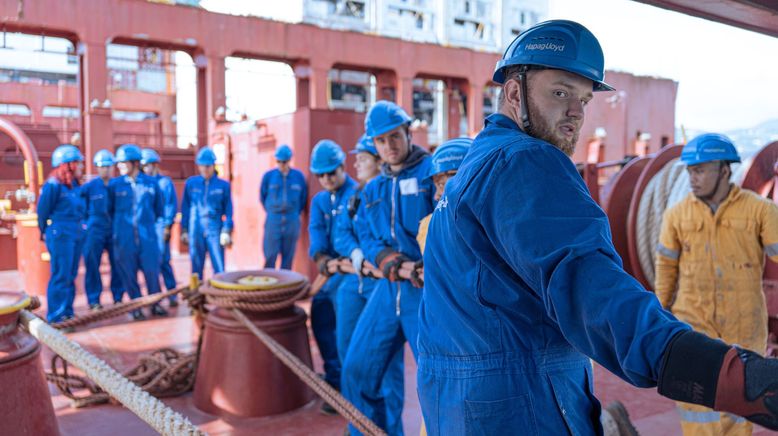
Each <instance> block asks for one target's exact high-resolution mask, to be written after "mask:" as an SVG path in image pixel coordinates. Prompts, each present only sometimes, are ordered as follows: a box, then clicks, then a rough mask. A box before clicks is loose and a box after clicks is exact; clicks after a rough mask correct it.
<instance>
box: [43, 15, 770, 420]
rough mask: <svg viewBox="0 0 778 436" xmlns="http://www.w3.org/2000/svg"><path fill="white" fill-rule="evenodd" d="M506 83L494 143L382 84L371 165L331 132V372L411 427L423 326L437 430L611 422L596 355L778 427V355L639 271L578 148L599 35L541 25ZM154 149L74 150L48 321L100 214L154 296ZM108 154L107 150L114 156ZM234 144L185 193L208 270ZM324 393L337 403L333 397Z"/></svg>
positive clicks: (498, 75) (97, 245)
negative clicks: (751, 346)
mask: <svg viewBox="0 0 778 436" xmlns="http://www.w3.org/2000/svg"><path fill="white" fill-rule="evenodd" d="M493 80H494V82H495V83H498V84H501V86H502V90H501V94H500V103H499V107H498V112H497V113H494V114H492V115H490V116H489V117H488V118H487V119H486V123H485V127H484V129H483V131H482V132H481V133H480V134H479V135H478V136H477V137H476V139H475V140H470V139H467V138H457V139H454V140H451V141H449V142H447V143H444V144H442V145H441V146H440V147H438V149H436V150H435V153H434V154H433V155H432V156H430V155H429V153H428V152H427V151H426V150H424V149H423V148H421V147H419V146H417V145H414V144H413V143H412V142H411V130H410V124H411V118H410V117H409V116H408V114H407V113H406V112H405V111H404V110H403V109H402V108H401V107H399V106H398V105H396V104H395V103H392V102H388V101H379V102H377V103H375V104H374V105H373V106H372V108H371V109H370V111H369V112H368V114H367V116H366V118H365V132H364V136H363V137H362V138H361V139H360V140H359V142H358V143H357V145H356V147H355V149H354V150H353V151H352V153H354V154H356V163H355V168H356V170H357V178H358V181H355V180H353V179H352V178H351V177H350V176H349V175H348V174H347V172H346V169H345V167H344V165H345V158H346V155H345V153H344V151H343V148H342V147H341V146H340V145H339V144H337V143H335V142H333V141H331V140H326V139H325V140H322V141H319V142H318V143H317V144H316V146H315V147H314V149H313V152H312V155H311V159H310V162H311V163H310V171H311V173H312V174H313V176H315V177H316V178H317V180H318V182H319V184H320V185H321V186H322V188H323V190H322V191H321V192H319V193H318V194H316V195H315V196H314V197H313V199H312V201H311V204H310V223H309V229H308V231H309V237H310V251H309V255H310V257H311V258H312V259H313V260H314V261H315V262H316V264H317V266H318V269H319V272H320V273H321V274H322V275H324V276H325V277H329V278H328V280H327V282H326V283H325V284H324V286H322V287H321V289H320V291H319V292H318V293H317V294H315V296H314V297H313V300H312V303H311V325H312V329H313V333H314V337H315V340H316V342H317V344H318V347H319V350H320V353H321V356H322V358H323V361H324V369H325V375H324V378H325V380H326V381H327V382H328V383H330V384H331V385H332V386H334V387H335V388H338V389H340V390H341V392H342V393H343V395H344V396H345V397H346V398H347V399H348V400H349V401H350V402H351V403H353V404H354V405H355V406H356V407H357V408H358V409H359V410H360V411H361V412H362V413H363V414H365V415H366V416H367V417H368V418H370V419H371V420H372V421H373V422H375V423H376V424H377V425H378V426H380V427H381V428H382V429H384V430H386V431H387V433H389V434H391V435H397V434H402V433H403V428H402V419H401V415H402V407H403V398H404V383H403V374H404V370H403V359H404V358H403V350H404V348H405V343H406V342H407V343H408V344H409V346H410V349H411V352H412V353H413V358H414V359H415V360H416V361H417V363H418V372H417V378H418V394H419V399H420V405H421V409H422V413H423V416H424V421H425V425H426V431H428V433H429V434H430V435H440V434H445V435H448V434H504V433H507V434H602V432H603V428H602V425H601V415H602V410H601V407H600V404H599V402H598V401H597V399H596V397H595V396H594V394H593V389H592V386H593V380H592V363H591V362H592V360H594V361H597V362H598V363H599V364H601V365H602V366H603V367H605V368H607V369H608V370H609V371H611V372H613V373H615V374H617V375H618V376H619V377H621V378H623V379H624V380H626V381H628V382H630V383H631V384H633V385H636V386H641V387H650V386H658V391H659V393H660V394H661V395H664V396H666V397H668V398H671V399H674V400H677V401H682V402H685V403H690V404H697V405H702V406H705V407H708V408H712V409H714V410H716V411H723V412H728V413H732V414H735V415H737V416H742V417H744V418H746V419H748V420H750V421H753V422H756V423H758V424H760V425H763V426H765V427H768V428H770V429H778V400H776V398H778V395H776V394H778V360H776V359H768V358H764V357H762V356H760V355H759V354H758V353H755V352H752V351H749V350H746V349H743V348H741V347H738V346H732V345H729V344H726V343H724V342H723V341H721V340H715V339H711V338H710V337H708V336H706V335H704V334H702V333H699V332H695V331H693V330H692V329H691V327H690V326H689V325H688V324H686V323H683V322H681V321H679V320H678V319H676V318H675V316H674V315H673V314H672V313H670V312H668V311H666V310H665V309H664V308H663V307H662V306H661V304H660V303H659V301H658V300H657V298H656V296H654V295H653V294H652V293H649V292H646V290H645V289H643V288H642V287H641V285H640V284H639V283H638V282H637V281H636V280H635V279H633V278H632V277H630V276H629V275H628V274H627V273H626V272H624V270H623V268H622V264H621V260H620V258H619V257H618V255H617V253H616V251H615V249H614V247H613V243H612V241H611V234H610V229H609V223H608V220H607V217H606V216H605V214H604V212H603V211H602V209H600V208H599V206H598V205H597V204H596V203H595V202H594V201H593V200H592V198H591V196H590V195H589V193H588V191H587V189H586V186H585V185H584V183H583V181H582V179H581V176H580V175H579V173H578V172H577V170H576V167H575V165H574V164H573V162H572V160H571V159H570V156H572V154H573V151H574V149H575V144H576V142H577V140H578V133H579V131H580V129H581V126H582V124H583V119H584V113H585V106H586V104H587V103H588V102H589V101H590V100H591V99H592V98H593V95H594V94H593V93H594V92H598V91H610V90H613V88H612V87H610V86H609V85H608V84H607V83H605V82H604V58H603V53H602V49H601V47H600V45H599V42H598V41H597V39H596V38H595V36H594V35H593V34H592V33H591V32H590V31H589V30H588V29H586V28H585V27H583V26H582V25H580V24H578V23H575V22H572V21H566V20H552V21H547V22H543V23H540V24H538V25H536V26H533V27H532V28H530V29H528V30H527V31H525V32H523V33H521V34H520V35H519V36H517V37H516V39H515V40H514V41H513V42H512V43H511V45H510V46H509V47H508V49H507V50H506V52H505V54H504V56H503V58H502V59H501V60H500V61H499V62H498V64H497V67H496V69H495V72H494V78H493ZM141 154H142V153H141V151H140V150H139V149H138V148H137V147H135V146H123V147H121V148H120V149H119V150H118V151H117V157H116V160H117V161H118V162H119V169H120V172H121V174H122V175H121V176H120V177H116V178H113V179H111V180H110V181H108V175H103V173H102V172H100V174H101V179H100V180H101V181H100V182H91V183H90V184H87V185H85V186H84V187H83V188H81V187H79V184H78V180H79V178H80V177H81V172H82V165H81V161H82V160H83V157H82V156H81V154H80V152H79V151H78V149H76V148H75V147H72V146H62V147H60V148H59V149H57V150H56V151H55V153H54V156H53V165H54V167H55V170H54V171H53V172H52V176H51V178H50V179H49V180H48V181H47V183H46V184H45V185H44V187H43V193H42V195H41V199H40V203H39V208H38V211H39V225H40V228H41V233H42V235H45V240H46V244H47V246H48V247H49V251H50V252H51V257H52V279H51V282H50V283H49V289H48V296H49V321H58V320H61V319H63V318H66V317H68V316H72V314H73V310H72V301H73V290H74V289H73V280H74V278H75V274H76V270H77V267H78V257H79V253H80V252H81V246H82V245H83V241H84V239H85V235H84V230H85V226H84V224H83V222H84V220H85V219H86V218H87V217H88V219H87V225H90V226H93V228H94V229H98V228H99V229H100V231H99V232H97V231H96V232H92V231H90V233H94V235H90V236H89V237H86V239H87V241H89V242H88V245H89V246H90V247H93V248H91V249H90V253H89V254H90V256H92V257H90V259H91V260H90V262H95V260H94V253H93V252H94V251H99V252H100V253H102V250H104V249H105V247H106V246H109V247H112V248H113V263H114V265H116V266H117V267H118V268H117V269H118V270H119V271H120V278H117V284H116V287H115V291H114V292H115V294H114V298H115V299H116V300H117V301H118V299H117V293H118V296H119V298H120V297H121V290H126V291H127V292H129V293H130V296H131V297H132V298H136V297H137V296H139V295H140V294H139V290H138V286H137V282H136V281H135V274H136V273H137V270H138V268H139V267H140V268H141V269H142V270H143V271H144V273H145V274H146V279H147V283H148V288H149V292H150V293H153V292H158V291H159V283H158V280H156V279H157V274H158V272H157V271H158V270H159V268H160V264H161V257H160V255H159V254H160V251H162V250H161V247H162V248H164V246H161V245H159V240H160V239H161V240H163V241H164V240H165V239H166V238H167V236H168V235H169V224H170V222H171V221H170V220H169V218H168V217H169V216H168V215H166V213H165V201H164V198H165V196H164V195H163V191H164V188H162V184H160V183H159V182H158V181H157V180H155V179H153V178H152V177H153V175H154V174H156V172H155V171H154V170H153V168H152V169H150V170H149V173H150V174H152V175H149V176H146V175H144V174H143V173H141V172H140V168H139V167H140V165H139V162H140V161H141V160H142V155H141ZM99 157H100V159H101V160H98V159H97V158H98V156H95V158H96V165H97V166H98V167H100V166H105V165H104V164H103V163H102V162H108V163H110V162H111V160H110V156H109V155H105V153H103V154H102V155H100V156H99ZM291 157H292V152H291V149H290V148H289V147H288V146H281V147H279V148H278V149H277V150H276V154H275V158H276V161H277V164H278V169H277V170H273V171H271V172H269V173H267V174H266V175H265V176H264V177H263V179H262V184H261V186H260V200H261V202H262V204H263V205H264V207H265V208H266V210H267V221H266V225H265V241H264V250H265V255H266V267H275V265H276V260H277V257H278V255H279V254H280V256H281V266H282V267H283V268H290V267H291V265H292V259H293V257H294V248H295V245H296V242H297V237H298V235H299V223H300V221H299V220H300V212H301V211H302V210H303V209H304V207H305V202H306V198H307V190H306V182H305V179H304V177H303V176H302V174H301V173H300V172H299V171H297V170H293V169H292V168H291V167H290V166H289V161H290V159H291ZM102 159H105V161H103V160H102ZM152 160H153V159H152ZM98 161H99V162H101V163H99V164H98ZM214 161H215V157H214V155H213V152H212V151H210V150H209V149H207V148H206V149H203V150H201V151H200V153H198V156H197V164H198V169H199V171H200V176H194V177H191V178H190V179H189V180H187V183H186V187H185V189H184V198H183V201H182V212H183V220H182V227H183V233H182V239H184V240H185V241H186V240H188V242H189V246H190V255H191V256H192V269H193V272H196V273H198V274H200V275H202V270H203V260H204V253H205V251H206V250H207V251H208V252H209V253H210V255H211V260H212V263H213V265H214V270H216V271H221V270H222V269H223V247H224V246H226V245H229V244H230V243H231V237H230V232H231V229H232V203H231V200H230V194H229V190H230V187H229V184H228V183H227V182H225V181H223V180H221V179H218V178H217V177H215V175H214V168H213V164H214ZM99 171H101V170H99ZM106 182H107V184H106ZM92 184H95V185H97V186H91V185H92ZM101 187H102V189H104V191H103V193H102V194H101V193H100V188H101ZM85 196H86V198H88V201H89V208H88V211H89V214H92V213H98V212H94V211H100V212H99V213H100V214H102V216H103V217H104V219H105V220H108V221H112V223H113V232H112V234H111V239H112V240H113V244H112V245H111V244H108V243H107V242H106V241H107V240H108V236H106V235H107V234H108V231H109V230H108V229H110V225H106V223H105V222H102V223H101V224H92V223H93V221H99V219H97V218H95V219H94V220H93V219H92V217H91V215H89V216H88V215H87V208H86V205H85V200H84V198H85ZM173 198H174V196H173ZM100 201H102V202H103V203H105V205H104V206H99V205H97V203H98V202H100ZM93 203H94V205H93ZM172 210H174V208H173V209H172ZM49 221H51V223H50V224H49ZM158 223H159V224H158ZM743 225H744V226H745V224H743ZM158 235H160V236H158ZM420 243H421V244H420ZM422 245H424V249H422ZM776 246H778V243H774V244H773V245H770V246H769V248H770V249H771V250H773V254H774V253H778V248H776ZM685 250H686V249H685ZM422 251H423V253H422ZM98 258H99V256H98ZM344 262H348V263H349V264H350V267H351V269H349V268H344V266H343V265H344ZM425 270H426V274H425ZM96 277H97V278H98V279H99V275H98V276H96ZM90 280H91V282H92V283H94V282H95V277H93V278H92V279H90ZM171 283H173V282H171ZM166 284H167V283H166ZM112 289H114V287H113V286H112ZM87 292H88V293H89V292H90V291H87ZM93 295H94V294H93ZM97 295H99V292H98V293H97ZM90 298H92V297H90ZM96 301H97V300H94V299H91V300H90V303H92V302H96ZM159 309H161V308H159ZM153 311H154V309H152V312H153ZM322 411H324V412H328V413H334V409H332V407H331V406H330V405H328V404H326V403H325V404H323V406H322ZM349 429H350V431H351V432H352V433H355V432H357V430H356V429H355V428H353V427H350V428H349Z"/></svg>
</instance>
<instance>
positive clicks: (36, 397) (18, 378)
mask: <svg viewBox="0 0 778 436" xmlns="http://www.w3.org/2000/svg"><path fill="white" fill-rule="evenodd" d="M29 304H30V297H28V296H27V295H26V294H24V293H23V292H9V291H0V427H1V428H2V433H3V434H8V435H31V436H32V435H34V436H38V435H41V436H44V435H45V436H49V435H53V436H56V435H59V426H58V425H57V418H56V416H55V415H54V407H53V406H52V404H51V395H50V394H49V388H48V386H47V385H46V379H45V378H44V375H43V365H41V361H40V358H39V357H38V356H39V355H40V351H41V346H40V343H39V342H38V341H37V340H36V339H35V338H34V337H32V336H31V335H30V334H29V333H27V332H26V331H24V330H22V329H21V328H20V327H19V325H18V319H19V311H20V310H22V309H24V308H25V307H27V306H29Z"/></svg>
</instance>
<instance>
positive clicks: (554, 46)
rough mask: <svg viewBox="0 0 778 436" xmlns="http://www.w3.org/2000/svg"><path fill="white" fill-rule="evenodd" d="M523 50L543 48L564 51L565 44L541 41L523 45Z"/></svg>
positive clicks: (544, 49)
mask: <svg viewBox="0 0 778 436" xmlns="http://www.w3.org/2000/svg"><path fill="white" fill-rule="evenodd" d="M524 49H525V50H543V51H546V50H548V51H554V52H557V51H565V45H564V44H555V43H553V42H543V43H537V42H533V43H529V44H527V45H526V46H525V47H524Z"/></svg>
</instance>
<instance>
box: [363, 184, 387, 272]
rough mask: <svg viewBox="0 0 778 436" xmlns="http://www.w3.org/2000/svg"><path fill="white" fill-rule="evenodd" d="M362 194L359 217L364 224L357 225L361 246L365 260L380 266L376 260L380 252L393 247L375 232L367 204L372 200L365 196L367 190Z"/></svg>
mask: <svg viewBox="0 0 778 436" xmlns="http://www.w3.org/2000/svg"><path fill="white" fill-rule="evenodd" d="M360 195H362V199H361V201H360V202H359V208H358V209H357V219H358V220H359V221H360V222H361V223H363V224H362V225H359V226H356V231H357V238H358V239H359V246H360V248H362V251H363V252H364V254H365V260H367V261H368V262H370V263H372V264H373V265H376V266H378V263H377V262H376V257H378V253H380V252H381V251H382V250H385V249H386V248H391V247H388V246H387V245H386V244H384V242H383V241H382V240H381V239H380V238H379V237H377V236H376V235H374V234H373V230H372V225H371V224H370V220H369V218H368V216H367V209H366V207H367V205H368V204H370V203H369V201H370V200H369V199H368V198H367V197H366V196H365V190H362V192H361V194H360Z"/></svg>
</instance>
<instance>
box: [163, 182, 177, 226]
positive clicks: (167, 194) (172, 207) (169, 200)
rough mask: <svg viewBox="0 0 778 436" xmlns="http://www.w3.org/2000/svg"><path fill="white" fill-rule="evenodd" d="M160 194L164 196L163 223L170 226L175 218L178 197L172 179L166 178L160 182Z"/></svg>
mask: <svg viewBox="0 0 778 436" xmlns="http://www.w3.org/2000/svg"><path fill="white" fill-rule="evenodd" d="M162 194H163V195H164V198H165V213H164V215H163V218H164V223H165V225H166V226H172V225H173V221H175V219H176V212H178V197H177V196H176V187H175V185H173V181H172V180H170V179H167V180H165V181H164V182H162Z"/></svg>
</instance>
